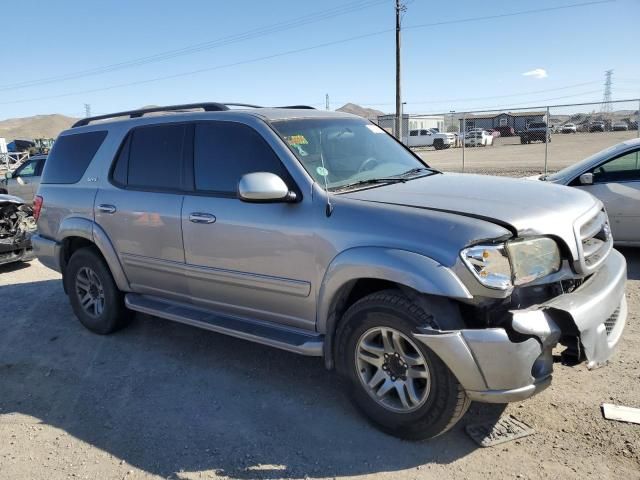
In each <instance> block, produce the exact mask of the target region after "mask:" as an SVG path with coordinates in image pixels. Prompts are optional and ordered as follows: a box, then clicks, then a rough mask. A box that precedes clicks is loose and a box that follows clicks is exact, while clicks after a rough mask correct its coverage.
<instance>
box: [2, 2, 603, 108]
mask: <svg viewBox="0 0 640 480" xmlns="http://www.w3.org/2000/svg"><path fill="white" fill-rule="evenodd" d="M614 1H615V0H599V1H593V2H583V3H574V4H570V5H564V6H559V7H549V8H541V9H536V10H524V11H520V12H513V13H509V14H499V15H492V16H482V17H471V18H464V19H459V20H450V21H446V22H435V23H425V24H421V25H413V26H410V27H404V29H418V28H429V27H433V26H439V25H445V24H452V23H467V22H470V21H474V20H477V21H484V20H489V19H492V18H503V17H505V16H509V17H512V16H516V15H529V14H532V13H540V12H547V11H550V10H560V9H570V8H578V7H583V6H590V5H595V4H602V3H611V2H614ZM394 31H395V28H392V29H385V30H379V31H377V32H369V33H364V34H361V35H355V36H352V37H347V38H343V39H340V40H333V41H330V42H324V43H320V44H316V45H312V46H308V47H302V48H296V49H292V50H287V51H284V52H279V53H274V54H271V55H264V56H261V57H255V58H252V59H248V60H241V61H238V62H232V63H227V64H222V65H215V66H212V67H205V68H200V69H197V70H191V71H187V72H181V73H175V74H172V75H164V76H160V77H154V78H149V79H145V80H138V81H134V82H126V83H120V84H115V85H110V86H107V87H99V88H94V89H88V90H82V91H77V92H70V93H64V94H60V95H51V96H45V97H38V98H30V99H21V100H12V101H9V102H0V105H13V104H18V103H28V102H36V101H41V100H50V99H56V98H65V97H70V96H74V95H84V94H88V93H96V92H102V91H107V90H114V89H117V88H124V87H130V86H136V85H144V84H148V83H153V82H158V81H162V80H172V79H175V78H180V77H186V76H191V75H197V74H200V73H205V72H211V71H214V70H222V69H226V68H231V67H236V66H240V65H247V64H251V63H256V62H260V61H264V60H271V59H274V58H279V57H284V56H288V55H293V54H296V53H303V52H308V51H310V50H317V49H320V48H326V47H330V46H334V45H340V44H343V43H347V42H353V41H356V40H362V39H365V38H371V37H374V36H378V35H383V34H386V33H390V32H394Z"/></svg>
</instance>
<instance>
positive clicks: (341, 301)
mask: <svg viewBox="0 0 640 480" xmlns="http://www.w3.org/2000/svg"><path fill="white" fill-rule="evenodd" d="M388 288H399V289H402V290H405V291H409V292H415V293H417V294H425V295H432V296H436V297H446V298H452V299H463V298H466V299H469V298H472V295H471V294H470V293H469V291H468V290H467V289H466V287H465V286H464V285H463V284H462V282H461V281H460V279H458V277H457V276H456V275H455V274H454V273H453V271H452V270H451V269H449V268H447V267H445V266H443V265H441V264H440V263H438V262H437V261H435V260H433V259H432V258H430V257H426V256H424V255H420V254H418V253H415V252H410V251H406V250H398V249H391V248H380V247H357V248H353V249H349V250H346V251H344V252H342V253H340V254H339V255H338V256H336V257H335V258H334V259H333V261H332V262H331V264H330V265H329V268H328V269H327V271H326V273H325V276H324V279H323V281H322V284H321V287H320V293H319V295H318V309H317V330H318V332H319V333H322V334H324V336H325V343H324V359H325V365H326V366H327V368H329V369H331V368H333V346H334V335H335V332H336V330H337V327H338V324H339V322H340V319H341V317H342V314H343V313H344V312H345V311H346V309H347V308H348V307H349V305H351V304H353V303H354V302H355V301H357V300H358V299H360V298H362V297H363V296H365V295H368V294H369V293H373V292H375V291H378V290H385V289H388Z"/></svg>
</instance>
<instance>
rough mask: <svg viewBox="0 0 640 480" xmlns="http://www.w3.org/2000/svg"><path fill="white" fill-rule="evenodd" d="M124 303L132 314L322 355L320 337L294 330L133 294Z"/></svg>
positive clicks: (292, 350)
mask: <svg viewBox="0 0 640 480" xmlns="http://www.w3.org/2000/svg"><path fill="white" fill-rule="evenodd" d="M125 304H126V306H127V308H129V309H130V310H135V311H136V312H141V313H146V314H148V315H154V316H156V317H160V318H165V319H167V320H172V321H174V322H180V323H185V324H187V325H192V326H194V327H199V328H203V329H205V330H211V331H213V332H218V333H224V334H226V335H231V336H232V337H238V338H242V339H243V340H250V341H252V342H257V343H262V344H263V345H269V346H270V347H276V348H280V349H282V350H287V351H289V352H294V353H299V354H301V355H308V356H312V357H321V356H322V346H323V343H324V336H323V335H318V334H313V333H306V332H301V331H300V330H297V329H289V328H287V327H280V326H275V325H270V324H267V323H263V322H257V321H251V320H244V319H239V318H234V317H225V316H221V315H217V314H215V313H211V312H209V311H207V310H203V309H200V308H196V307H193V306H191V305H185V304H182V303H176V302H172V301H167V300H162V299H158V298H155V297H152V296H148V295H139V294H137V293H128V294H127V295H126V296H125Z"/></svg>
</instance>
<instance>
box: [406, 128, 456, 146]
mask: <svg viewBox="0 0 640 480" xmlns="http://www.w3.org/2000/svg"><path fill="white" fill-rule="evenodd" d="M455 144H456V136H455V135H454V134H453V133H437V132H434V131H432V130H428V129H420V130H410V131H409V137H408V138H407V143H406V145H407V146H409V147H435V149H436V150H442V149H443V148H449V147H450V146H452V145H455Z"/></svg>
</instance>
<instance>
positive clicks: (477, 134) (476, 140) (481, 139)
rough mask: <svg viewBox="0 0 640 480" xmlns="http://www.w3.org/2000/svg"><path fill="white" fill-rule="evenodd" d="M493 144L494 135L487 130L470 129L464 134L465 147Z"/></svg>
mask: <svg viewBox="0 0 640 480" xmlns="http://www.w3.org/2000/svg"><path fill="white" fill-rule="evenodd" d="M487 145H493V135H491V134H490V133H489V132H487V131H486V130H475V129H474V130H470V131H468V132H467V134H466V135H465V136H464V146H465V147H486V146H487Z"/></svg>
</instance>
